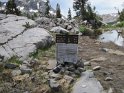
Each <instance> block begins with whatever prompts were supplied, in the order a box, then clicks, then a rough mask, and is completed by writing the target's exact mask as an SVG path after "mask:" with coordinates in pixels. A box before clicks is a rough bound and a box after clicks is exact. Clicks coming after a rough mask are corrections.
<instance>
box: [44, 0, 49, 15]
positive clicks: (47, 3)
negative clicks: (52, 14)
mask: <svg viewBox="0 0 124 93" xmlns="http://www.w3.org/2000/svg"><path fill="white" fill-rule="evenodd" d="M45 5H46V10H45V15H46V16H48V15H49V11H50V5H49V0H47V2H46V4H45Z"/></svg>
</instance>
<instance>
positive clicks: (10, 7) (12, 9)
mask: <svg viewBox="0 0 124 93" xmlns="http://www.w3.org/2000/svg"><path fill="white" fill-rule="evenodd" d="M6 14H16V15H20V14H21V12H20V11H19V10H18V9H17V7H16V3H15V0H9V1H8V2H7V4H6Z"/></svg>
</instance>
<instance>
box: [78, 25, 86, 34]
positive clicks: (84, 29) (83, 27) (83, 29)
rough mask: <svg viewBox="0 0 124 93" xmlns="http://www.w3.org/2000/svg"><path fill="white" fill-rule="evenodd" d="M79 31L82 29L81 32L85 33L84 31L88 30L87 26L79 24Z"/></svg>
mask: <svg viewBox="0 0 124 93" xmlns="http://www.w3.org/2000/svg"><path fill="white" fill-rule="evenodd" d="M79 31H80V32H81V33H84V32H85V31H86V27H85V26H83V25H80V26H79Z"/></svg>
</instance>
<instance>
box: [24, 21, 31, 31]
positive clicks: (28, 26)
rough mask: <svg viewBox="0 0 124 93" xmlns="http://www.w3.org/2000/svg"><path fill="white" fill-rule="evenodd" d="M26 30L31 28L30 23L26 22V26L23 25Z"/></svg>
mask: <svg viewBox="0 0 124 93" xmlns="http://www.w3.org/2000/svg"><path fill="white" fill-rule="evenodd" d="M23 26H24V27H25V28H26V29H28V28H31V25H30V23H29V22H25V25H23Z"/></svg>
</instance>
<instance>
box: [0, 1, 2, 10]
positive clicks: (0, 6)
mask: <svg viewBox="0 0 124 93" xmlns="http://www.w3.org/2000/svg"><path fill="white" fill-rule="evenodd" d="M0 10H2V2H1V1H0Z"/></svg>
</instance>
